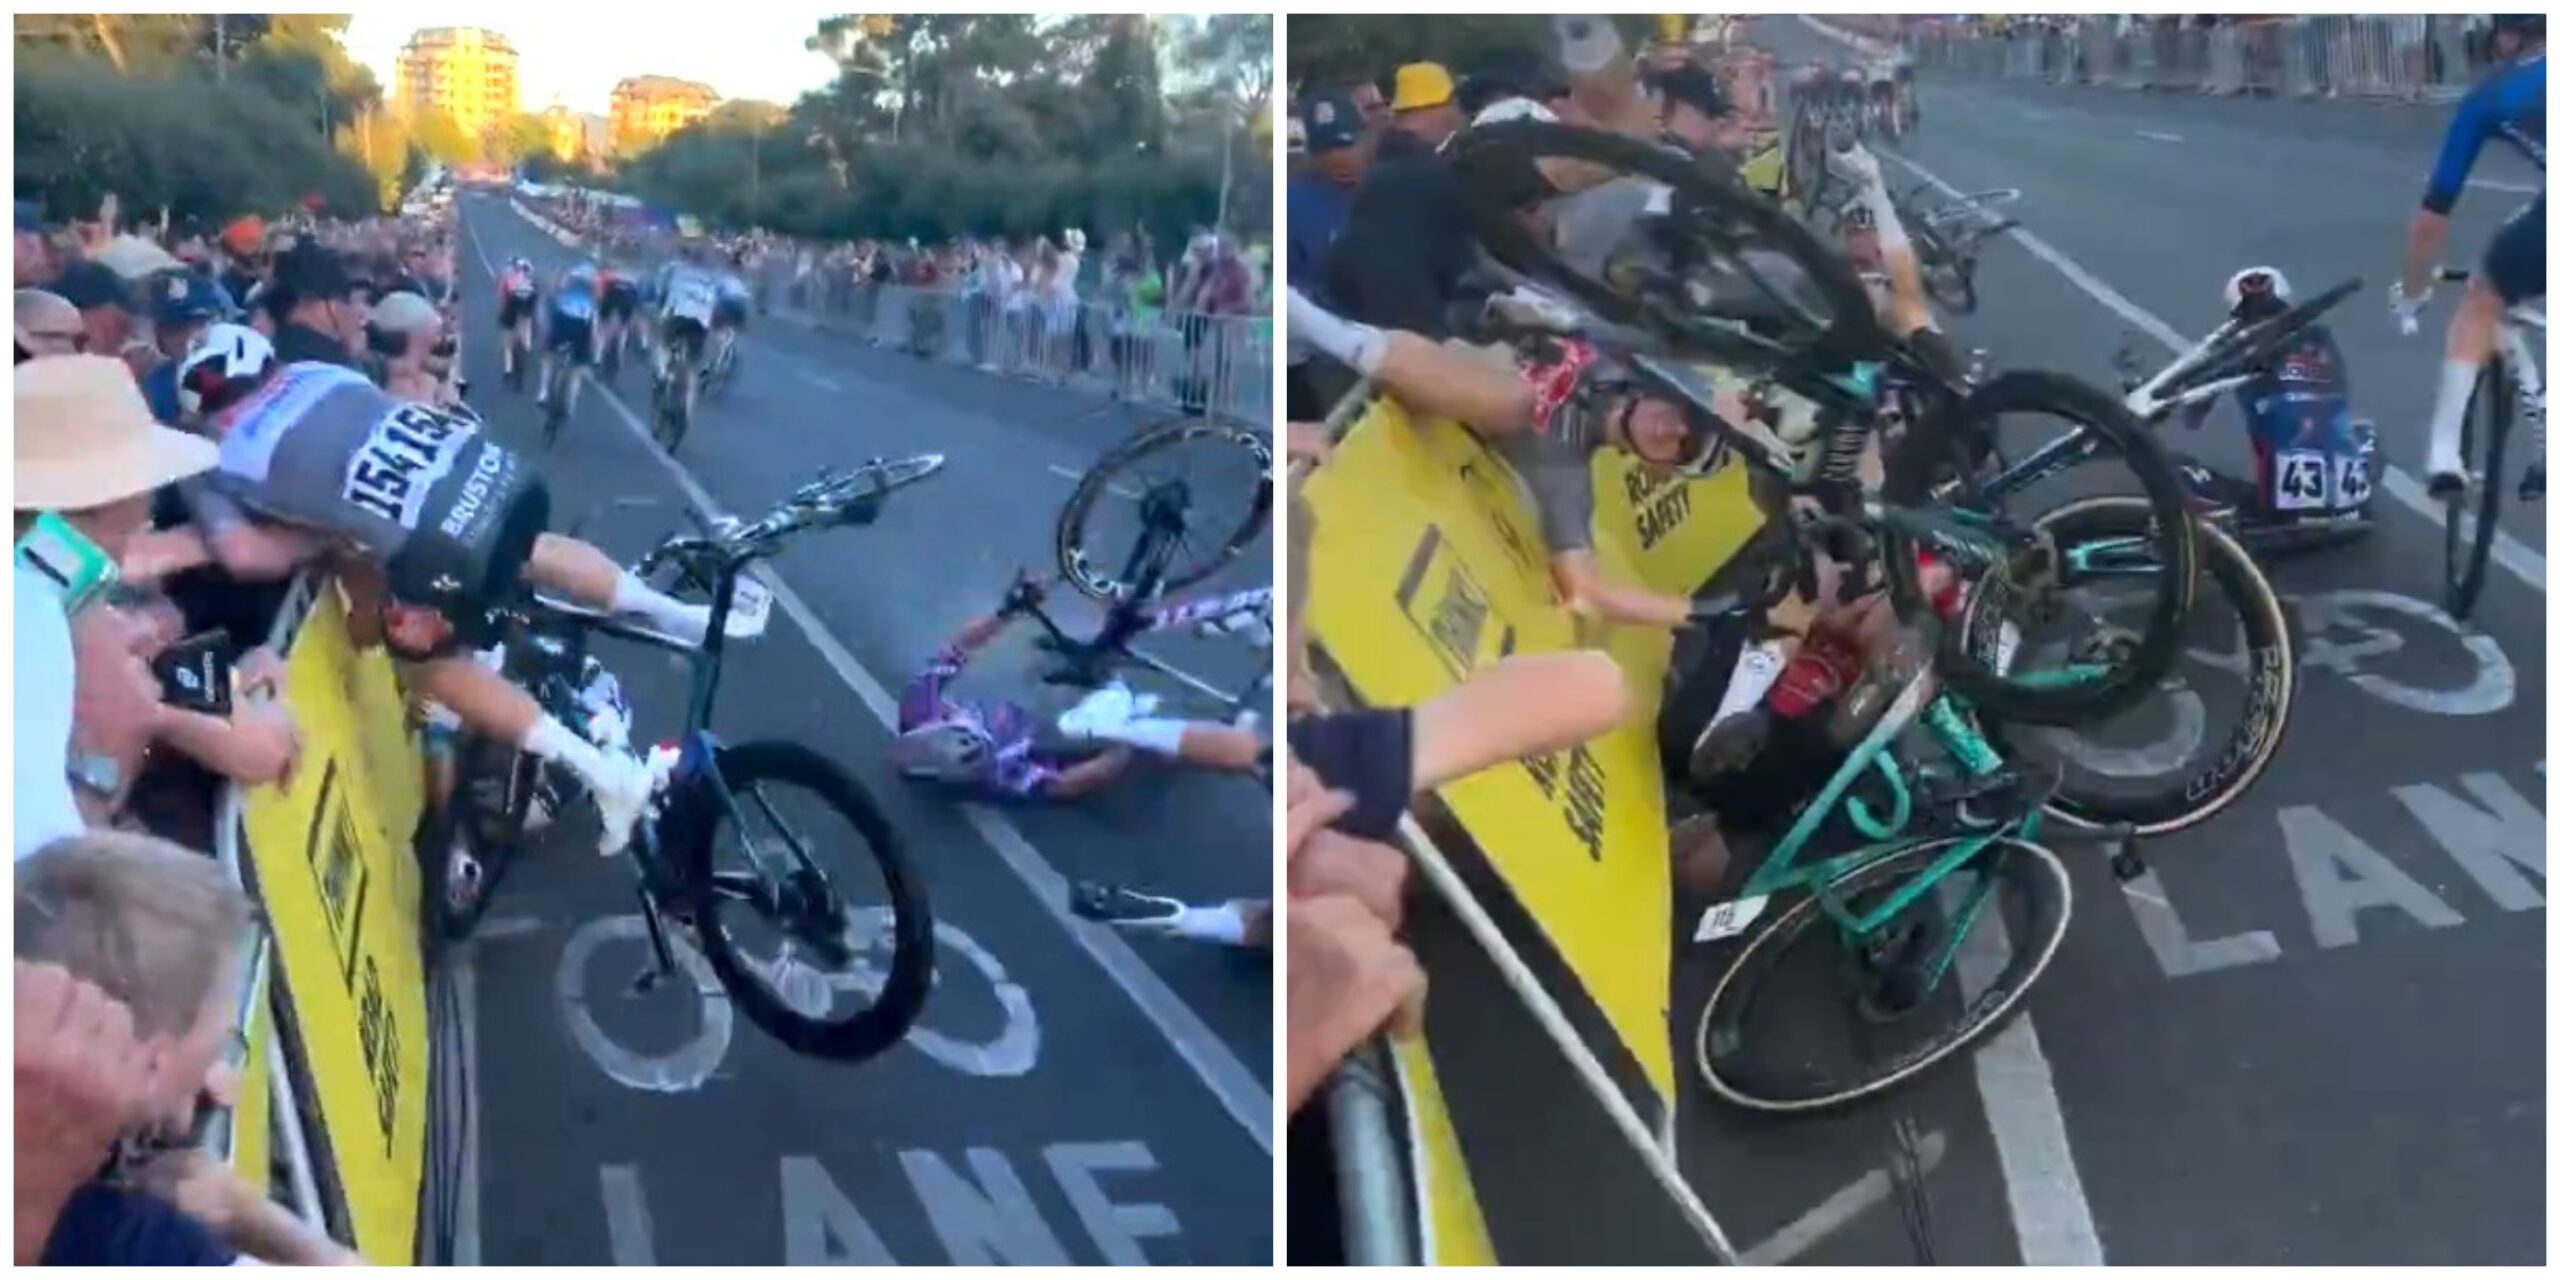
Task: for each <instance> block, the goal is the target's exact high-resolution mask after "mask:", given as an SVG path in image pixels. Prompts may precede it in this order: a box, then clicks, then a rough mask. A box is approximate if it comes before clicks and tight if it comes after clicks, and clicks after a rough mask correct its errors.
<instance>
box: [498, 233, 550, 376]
mask: <svg viewBox="0 0 2560 1280" xmlns="http://www.w3.org/2000/svg"><path fill="white" fill-rule="evenodd" d="M541 295H542V282H541V281H540V280H539V279H537V278H536V277H535V276H534V274H533V263H532V262H530V261H528V260H526V259H524V258H510V259H508V260H507V269H506V271H505V272H503V273H501V274H500V275H499V277H498V331H499V332H501V333H503V334H505V335H506V341H505V342H504V343H503V344H502V345H503V347H504V351H503V353H502V355H501V359H503V360H504V361H505V366H504V367H505V369H506V374H507V377H508V378H510V379H513V378H514V377H515V376H516V373H517V371H518V370H519V369H520V368H521V367H522V365H521V363H520V362H521V361H523V359H524V358H525V356H526V355H527V354H528V353H530V352H531V351H532V350H533V313H534V304H535V303H536V302H538V301H540V299H541Z"/></svg>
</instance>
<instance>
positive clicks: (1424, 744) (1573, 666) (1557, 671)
mask: <svg viewBox="0 0 2560 1280" xmlns="http://www.w3.org/2000/svg"><path fill="white" fill-rule="evenodd" d="M1634 707H1635V699H1634V696H1633V695H1632V694H1631V693H1630V692H1629V691H1628V689H1627V679H1626V677H1625V676H1624V675H1623V674H1621V673H1620V672H1619V670H1618V664H1617V663H1616V662H1615V661H1613V660H1611V659H1610V657H1609V655H1607V654H1605V653H1601V652H1599V651H1597V650H1590V649H1581V650H1575V651H1572V652H1569V653H1532V654H1520V655H1517V656H1514V657H1509V658H1505V659H1503V660H1502V661H1500V662H1497V663H1495V664H1493V665H1492V666H1490V667H1487V668H1485V669H1484V670H1482V671H1480V672H1478V673H1476V675H1475V676H1474V677H1473V678H1472V679H1469V680H1468V681H1467V682H1466V683H1465V684H1462V685H1459V686H1458V687H1457V688H1455V689H1451V690H1449V691H1448V692H1446V693H1443V694H1441V695H1439V696H1438V697H1435V698H1433V699H1431V700H1430V701H1428V702H1425V703H1423V704H1422V705H1421V706H1419V707H1416V708H1414V712H1413V789H1414V792H1415V794H1420V793H1422V792H1425V791H1429V790H1432V789H1434V788H1437V787H1440V786H1444V785H1446V784H1448V783H1450V782H1454V781H1456V780H1458V779H1460V778H1463V777H1466V776H1467V775H1469V774H1471V773H1476V772H1479V771H1481V770H1484V769H1488V768H1491V767H1492V766H1494V765H1497V764H1500V763H1502V762H1503V761H1505V760H1518V759H1521V758H1523V757H1526V756H1535V755H1543V754H1545V753H1547V752H1550V751H1561V750H1563V749H1565V748H1567V747H1570V746H1573V745H1574V744H1575V743H1579V742H1588V741H1590V740H1591V739H1593V738H1597V737H1599V736H1600V735H1602V734H1604V733H1607V732H1609V731H1610V730H1611V729H1614V728H1616V727H1618V725H1619V723H1620V722H1622V721H1624V720H1625V719H1626V718H1627V716H1628V715H1629V714H1631V713H1632V712H1633V711H1634Z"/></svg>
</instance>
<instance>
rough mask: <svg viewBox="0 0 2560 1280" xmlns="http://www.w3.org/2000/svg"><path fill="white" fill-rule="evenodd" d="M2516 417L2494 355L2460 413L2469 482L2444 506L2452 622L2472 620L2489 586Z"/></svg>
mask: <svg viewBox="0 0 2560 1280" xmlns="http://www.w3.org/2000/svg"><path fill="white" fill-rule="evenodd" d="M2484 404H2485V405H2486V407H2487V416H2488V419H2489V421H2488V422H2486V423H2485V424H2484V423H2482V422H2481V421H2480V418H2481V411H2482V407H2483V405H2484ZM2514 418H2515V402H2514V400H2512V399H2511V398H2510V397H2509V396H2508V394H2507V362H2506V357H2505V356H2503V355H2498V356H2492V357H2490V359H2489V362H2488V363H2487V364H2484V365H2482V366H2480V380H2479V381H2478V382H2475V383H2473V384H2472V387H2471V403H2470V405H2469V406H2467V407H2466V408H2465V409H2464V410H2463V414H2462V466H2463V470H2464V471H2465V472H2467V473H2468V474H2469V479H2470V484H2469V487H2468V488H2467V489H2465V490H2464V492H2462V493H2459V494H2456V495H2454V496H2453V497H2452V498H2450V499H2448V500H2447V501H2446V503H2445V510H2444V611H2445V612H2446V613H2447V614H2449V615H2451V616H2452V618H2453V620H2454V621H2456V622H2468V621H2470V620H2471V610H2472V608H2473V607H2474V606H2476V605H2478V604H2479V603H2480V591H2481V588H2483V587H2485V586H2487V585H2488V581H2489V550H2490V548H2491V547H2492V546H2493V545H2495V544H2496V542H2497V539H2498V507H2499V505H2500V503H2501V502H2502V501H2503V495H2502V494H2501V493H2500V490H2501V489H2502V488H2503V487H2504V486H2505V482H2506V467H2507V434H2508V432H2509V430H2510V428H2511V427H2512V426H2513V425H2514ZM2475 459H2477V460H2478V463H2479V465H2478V466H2476V467H2475V466H2473V465H2472V464H2473V461H2474V460H2475ZM2474 504H2477V507H2478V513H2477V514H2476V515H2474V516H2473V517H2472V518H2471V520H2470V521H2469V522H2468V523H2469V525H2470V529H2471V540H2470V541H2469V542H2468V543H2465V542H2464V541H2463V527H2464V524H2465V521H2464V520H2463V512H2464V508H2466V507H2470V506H2473V505H2474Z"/></svg>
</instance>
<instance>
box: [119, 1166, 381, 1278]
mask: <svg viewBox="0 0 2560 1280" xmlns="http://www.w3.org/2000/svg"><path fill="white" fill-rule="evenodd" d="M142 1181H143V1184H144V1185H145V1186H148V1187H149V1188H150V1189H151V1190H153V1191H155V1192H158V1193H159V1194H160V1196H161V1197H162V1198H163V1199H166V1200H167V1201H169V1202H170V1203H171V1204H174V1205H176V1206H178V1207H179V1208H180V1209H182V1210H184V1211H185V1212H186V1213H187V1215H188V1216H189V1217H192V1218H194V1219H195V1220H196V1221H198V1222H201V1223H203V1224H204V1225H205V1226H207V1227H209V1228H211V1229H212V1230H213V1232H214V1234H216V1235H219V1236H221V1237H222V1238H223V1239H224V1240H225V1241H227V1242H229V1243H230V1245H231V1247H232V1248H234V1249H237V1250H239V1251H240V1252H241V1253H243V1254H246V1255H248V1256H249V1257H252V1258H256V1259H258V1260H259V1261H261V1262H269V1263H275V1264H277V1265H280V1266H291V1267H361V1266H365V1265H368V1264H367V1263H366V1262H365V1260H364V1258H363V1257H361V1256H359V1255H358V1254H357V1253H356V1252H355V1251H353V1250H351V1249H349V1248H347V1247H346V1246H345V1245H342V1244H339V1243H338V1242H337V1241H335V1240H332V1239H330V1238H329V1237H328V1235H327V1234H326V1233H324V1232H321V1231H319V1230H317V1229H315V1228H314V1227H312V1226H311V1224H309V1223H307V1222H304V1221H303V1220H302V1219H300V1218H297V1217H295V1216H294V1215H293V1214H292V1213H291V1212H289V1211H287V1210H286V1209H285V1207H284V1206H282V1205H279V1204H277V1203H276V1202H275V1201H273V1200H270V1199H268V1198H267V1197H266V1196H264V1195H262V1194H260V1193H259V1191H258V1189H257V1188H255V1187H253V1186H250V1185H249V1183H248V1182H247V1181H246V1180H244V1179H242V1178H241V1177H240V1175H239V1174H237V1173H234V1172H233V1171H232V1170H230V1169H229V1168H227V1167H225V1166H224V1165H223V1164H221V1163H220V1162H219V1161H217V1160H215V1159H214V1158H213V1157H212V1156H211V1155H209V1154H207V1153H205V1152H203V1151H200V1150H187V1151H178V1152H172V1153H170V1154H169V1155H167V1156H164V1157H162V1158H160V1159H158V1160H155V1161H153V1162H152V1163H151V1164H150V1166H148V1167H147V1168H146V1169H145V1170H144V1171H143V1174H142Z"/></svg>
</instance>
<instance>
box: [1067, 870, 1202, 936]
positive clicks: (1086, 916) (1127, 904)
mask: <svg viewBox="0 0 2560 1280" xmlns="http://www.w3.org/2000/svg"><path fill="white" fill-rule="evenodd" d="M1067 910H1069V911H1072V912H1074V913H1075V914H1076V916H1077V918H1079V919H1083V920H1091V921H1093V922H1094V923H1096V924H1107V925H1111V926H1113V927H1115V928H1121V929H1140V930H1145V931H1147V932H1150V933H1163V932H1167V931H1170V930H1171V929H1172V928H1173V922H1174V921H1176V920H1178V919H1180V918H1181V917H1182V911H1183V906H1182V903H1181V902H1179V901H1177V900H1176V899H1173V898H1167V897H1164V896H1162V895H1159V894H1152V893H1139V892H1137V891H1136V890H1134V889H1123V888H1121V887H1120V886H1118V885H1109V884H1098V883H1096V882H1094V881H1091V880H1080V881H1078V882H1076V883H1075V884H1074V885H1073V886H1072V887H1070V888H1069V889H1068V890H1067Z"/></svg>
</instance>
